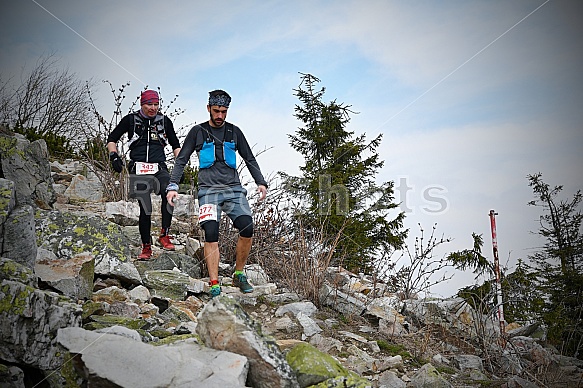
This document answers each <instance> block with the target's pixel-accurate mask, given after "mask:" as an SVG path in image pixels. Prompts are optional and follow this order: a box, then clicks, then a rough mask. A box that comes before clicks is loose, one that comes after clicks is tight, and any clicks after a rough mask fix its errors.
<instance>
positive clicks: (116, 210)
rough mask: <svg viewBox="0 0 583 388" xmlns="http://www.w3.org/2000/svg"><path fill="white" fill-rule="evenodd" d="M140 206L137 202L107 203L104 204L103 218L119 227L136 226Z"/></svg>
mask: <svg viewBox="0 0 583 388" xmlns="http://www.w3.org/2000/svg"><path fill="white" fill-rule="evenodd" d="M139 217H140V206H139V205H138V203H137V202H126V201H118V202H107V203H106V204H105V218H107V219H108V220H109V221H111V222H114V223H116V224H118V225H121V226H135V225H138V219H139Z"/></svg>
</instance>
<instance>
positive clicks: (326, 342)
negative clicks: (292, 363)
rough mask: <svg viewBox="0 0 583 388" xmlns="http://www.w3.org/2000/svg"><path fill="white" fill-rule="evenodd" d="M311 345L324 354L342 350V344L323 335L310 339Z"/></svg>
mask: <svg viewBox="0 0 583 388" xmlns="http://www.w3.org/2000/svg"><path fill="white" fill-rule="evenodd" d="M282 319H283V318H282ZM310 345H312V346H315V347H316V349H318V350H319V351H321V352H324V353H330V351H331V350H332V349H336V351H337V352H340V351H341V350H342V342H340V341H339V340H337V339H335V338H330V337H324V336H323V335H321V334H314V335H313V336H312V337H311V338H310Z"/></svg>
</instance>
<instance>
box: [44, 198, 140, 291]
mask: <svg viewBox="0 0 583 388" xmlns="http://www.w3.org/2000/svg"><path fill="white" fill-rule="evenodd" d="M35 221H36V233H37V236H38V241H39V242H42V244H41V247H42V248H44V249H48V250H50V251H52V252H53V253H54V254H55V255H57V257H58V258H59V259H65V260H68V259H70V258H71V257H74V256H75V255H76V254H77V253H81V252H91V253H92V254H93V255H94V256H95V269H94V272H95V274H96V275H97V276H99V275H103V276H105V277H113V278H117V279H120V280H122V281H124V282H128V283H130V284H140V283H141V277H140V274H139V273H138V271H137V269H136V267H135V266H134V265H133V263H132V262H131V250H130V247H129V245H128V244H127V242H126V240H125V239H124V234H123V233H122V232H121V229H120V227H119V226H118V225H116V224H114V223H112V222H109V221H107V220H105V219H103V218H101V217H99V216H97V215H95V214H94V215H91V216H87V215H82V214H76V213H71V212H59V211H44V210H39V211H37V212H36V214H35Z"/></svg>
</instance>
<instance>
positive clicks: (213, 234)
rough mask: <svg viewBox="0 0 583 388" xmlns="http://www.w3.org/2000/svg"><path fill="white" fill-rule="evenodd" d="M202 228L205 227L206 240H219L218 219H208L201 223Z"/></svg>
mask: <svg viewBox="0 0 583 388" xmlns="http://www.w3.org/2000/svg"><path fill="white" fill-rule="evenodd" d="M201 228H203V229H204V241H206V242H217V241H219V223H218V222H217V221H206V222H205V223H204V224H202V225H201Z"/></svg>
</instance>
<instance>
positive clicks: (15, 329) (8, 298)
mask: <svg viewBox="0 0 583 388" xmlns="http://www.w3.org/2000/svg"><path fill="white" fill-rule="evenodd" d="M0 269H1V270H2V276H1V278H2V282H1V283H0V359H2V360H5V361H8V362H12V363H17V364H24V365H28V366H31V367H34V368H38V369H41V370H52V369H57V368H58V367H60V366H61V365H62V364H63V362H64V355H63V352H62V348H60V347H59V346H57V343H56V341H55V337H56V334H57V330H58V329H60V328H62V327H69V326H80V325H81V314H82V309H81V306H79V305H77V304H76V303H73V302H71V301H70V300H69V299H68V298H66V297H63V296H61V295H58V294H57V293H55V292H49V291H43V290H39V289H36V288H34V275H32V272H29V270H28V269H26V267H23V266H20V265H19V264H18V263H15V262H13V261H9V260H7V259H2V262H1V265H0ZM23 281H24V282H23Z"/></svg>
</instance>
